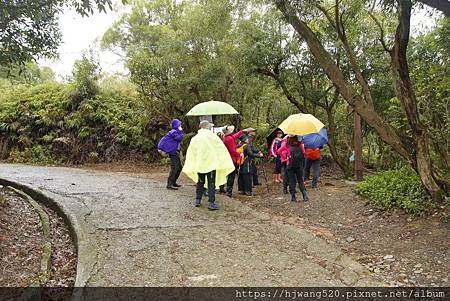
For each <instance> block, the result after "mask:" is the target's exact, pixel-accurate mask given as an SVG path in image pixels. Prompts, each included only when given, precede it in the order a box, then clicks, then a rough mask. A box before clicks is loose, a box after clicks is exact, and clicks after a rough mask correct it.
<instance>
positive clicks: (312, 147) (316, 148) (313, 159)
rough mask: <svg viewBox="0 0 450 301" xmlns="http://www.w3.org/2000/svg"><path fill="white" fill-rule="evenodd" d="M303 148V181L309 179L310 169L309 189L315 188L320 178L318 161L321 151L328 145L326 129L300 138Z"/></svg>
mask: <svg viewBox="0 0 450 301" xmlns="http://www.w3.org/2000/svg"><path fill="white" fill-rule="evenodd" d="M302 142H303V144H304V146H305V157H306V161H305V169H304V175H305V180H306V179H308V178H309V175H310V172H311V167H312V176H313V178H312V182H311V187H312V188H317V183H318V182H319V177H320V161H321V160H322V156H321V153H320V152H321V149H322V148H323V146H324V145H325V144H327V143H328V133H327V129H326V128H322V129H321V130H320V131H319V133H313V134H308V135H305V136H303V137H302Z"/></svg>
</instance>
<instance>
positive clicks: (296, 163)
mask: <svg viewBox="0 0 450 301" xmlns="http://www.w3.org/2000/svg"><path fill="white" fill-rule="evenodd" d="M304 160H305V155H304V154H303V150H302V149H301V148H300V146H299V145H292V146H291V157H290V160H289V166H290V167H296V168H298V167H302V166H303V161H304Z"/></svg>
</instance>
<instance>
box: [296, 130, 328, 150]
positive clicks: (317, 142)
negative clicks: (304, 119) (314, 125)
mask: <svg viewBox="0 0 450 301" xmlns="http://www.w3.org/2000/svg"><path fill="white" fill-rule="evenodd" d="M301 140H302V142H303V144H304V145H305V147H306V148H321V147H322V146H324V145H325V144H327V143H328V132H327V129H326V128H322V129H321V130H320V131H319V132H318V133H313V134H308V135H305V136H303V137H302V139H301Z"/></svg>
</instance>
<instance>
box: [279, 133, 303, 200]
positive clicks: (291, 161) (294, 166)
mask: <svg viewBox="0 0 450 301" xmlns="http://www.w3.org/2000/svg"><path fill="white" fill-rule="evenodd" d="M278 154H279V155H280V156H281V159H282V160H283V161H286V163H287V165H286V166H287V173H288V178H289V192H290V193H291V201H292V202H296V201H297V198H296V195H295V189H296V186H297V183H298V184H299V186H300V191H301V192H302V196H303V200H304V201H308V200H309V196H308V192H307V191H306V188H305V183H304V181H303V168H304V162H305V155H304V148H303V145H302V144H301V143H300V142H299V141H298V137H297V136H296V135H290V136H289V137H288V139H287V143H285V144H283V145H282V146H281V147H280V149H279V150H278Z"/></svg>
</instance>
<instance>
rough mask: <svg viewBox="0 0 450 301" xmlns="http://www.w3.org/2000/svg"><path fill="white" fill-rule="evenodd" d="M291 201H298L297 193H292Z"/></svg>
mask: <svg viewBox="0 0 450 301" xmlns="http://www.w3.org/2000/svg"><path fill="white" fill-rule="evenodd" d="M291 202H297V198H296V197H295V193H291Z"/></svg>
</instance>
